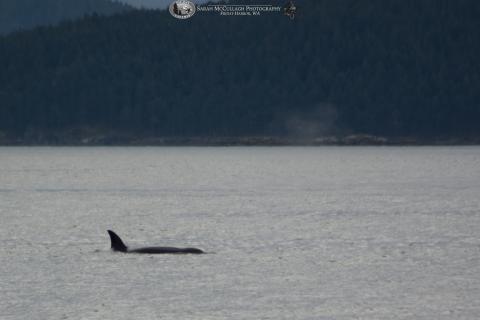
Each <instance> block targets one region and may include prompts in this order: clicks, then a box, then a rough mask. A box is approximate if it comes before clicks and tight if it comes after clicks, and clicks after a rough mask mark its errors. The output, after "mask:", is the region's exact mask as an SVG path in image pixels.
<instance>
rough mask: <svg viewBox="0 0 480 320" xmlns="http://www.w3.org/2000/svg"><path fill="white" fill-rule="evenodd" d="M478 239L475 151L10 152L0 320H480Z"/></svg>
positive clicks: (1, 176)
mask: <svg viewBox="0 0 480 320" xmlns="http://www.w3.org/2000/svg"><path fill="white" fill-rule="evenodd" d="M107 229H113V230H115V231H116V232H117V233H118V234H119V235H120V236H121V237H122V238H123V239H124V240H125V242H127V244H130V245H132V246H141V245H164V246H194V247H199V248H202V249H204V250H205V251H208V252H210V253H209V254H206V255H185V256H179V255H135V254H130V255H129V254H122V253H114V252H111V251H110V242H109V238H108V235H107V233H106V230H107ZM479 231H480V148H479V147H456V148H447V147H411V148H410V147H403V148H393V147H388V148H378V147H377V148H376V147H321V148H300V147H298V148H293V147H292V148H290V147H288V148H286V147H284V148H263V147H257V148H0V319H2V320H3V319H5V320H10V319H437V320H438V319H449V320H450V319H478V318H479V317H480V232H479Z"/></svg>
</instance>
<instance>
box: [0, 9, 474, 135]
mask: <svg viewBox="0 0 480 320" xmlns="http://www.w3.org/2000/svg"><path fill="white" fill-rule="evenodd" d="M244 2H245V1H243V3H244ZM238 3H240V1H239V2H238ZM255 3H258V1H255ZM297 4H298V7H299V12H298V15H297V17H296V18H295V20H290V19H289V18H287V17H285V16H283V15H282V14H263V15H262V16H261V17H222V16H218V15H214V14H205V13H197V14H196V15H195V16H194V17H192V18H190V19H187V20H183V21H180V20H177V19H174V18H173V17H171V16H170V15H169V13H168V12H166V11H143V10H138V11H132V12H128V13H126V14H122V15H115V16H112V17H98V16H90V17H87V18H84V19H82V20H79V21H76V22H65V23H62V24H61V25H60V26H58V27H41V28H37V29H35V30H32V31H28V32H21V33H15V34H13V35H10V36H7V37H2V38H0V65H1V68H2V72H1V73H0V131H2V132H4V134H9V135H14V136H19V137H21V136H24V135H25V134H27V133H28V132H32V131H43V132H51V131H55V130H66V129H69V128H85V127H89V128H100V129H102V130H115V131H119V132H129V133H135V134H139V135H144V136H183V137H187V136H254V135H271V136H285V135H290V134H299V135H303V134H306V135H329V134H344V133H365V134H374V135H382V136H387V137H399V136H406V137H423V138H436V137H442V138H443V137H472V136H475V137H478V136H479V134H480V126H479V125H478V124H479V123H480V63H479V59H478V57H480V41H478V39H480V19H479V18H478V17H480V2H479V1H476V0H457V1H451V0H401V1H400V0H369V1H358V0H305V1H298V2H297Z"/></svg>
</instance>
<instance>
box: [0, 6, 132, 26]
mask: <svg viewBox="0 0 480 320" xmlns="http://www.w3.org/2000/svg"><path fill="white" fill-rule="evenodd" d="M129 9H131V8H130V7H129V6H126V5H124V4H121V3H120V2H112V1H110V0H0V34H1V33H7V32H11V31H15V30H21V29H29V28H32V27H35V26H39V25H50V24H55V23H58V22H60V21H62V20H66V19H75V18H80V17H83V16H84V15H85V14H92V13H95V12H96V13H98V14H105V15H108V14H113V13H118V12H122V11H126V10H129Z"/></svg>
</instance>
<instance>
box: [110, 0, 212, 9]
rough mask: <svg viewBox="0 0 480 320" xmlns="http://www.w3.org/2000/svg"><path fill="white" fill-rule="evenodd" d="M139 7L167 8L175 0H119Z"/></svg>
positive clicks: (195, 1) (195, 0) (204, 0)
mask: <svg viewBox="0 0 480 320" xmlns="http://www.w3.org/2000/svg"><path fill="white" fill-rule="evenodd" d="M119 1H121V2H126V3H128V4H131V5H134V6H137V7H142V6H143V7H148V8H166V7H167V6H168V5H169V4H170V3H171V2H172V1H173V0H119ZM193 2H194V3H202V2H208V1H207V0H194V1H193Z"/></svg>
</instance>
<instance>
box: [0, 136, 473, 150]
mask: <svg viewBox="0 0 480 320" xmlns="http://www.w3.org/2000/svg"><path fill="white" fill-rule="evenodd" d="M468 145H480V138H438V139H433V138H431V139H427V138H386V137H380V136H374V135H366V134H355V135H348V136H342V137H336V136H328V137H315V138H298V137H274V136H253V137H134V136H129V135H114V134H113V135H95V136H89V137H64V136H35V137H28V138H14V137H5V136H3V137H2V136H0V146H87V147H88V146H199V147H200V146H468Z"/></svg>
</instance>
